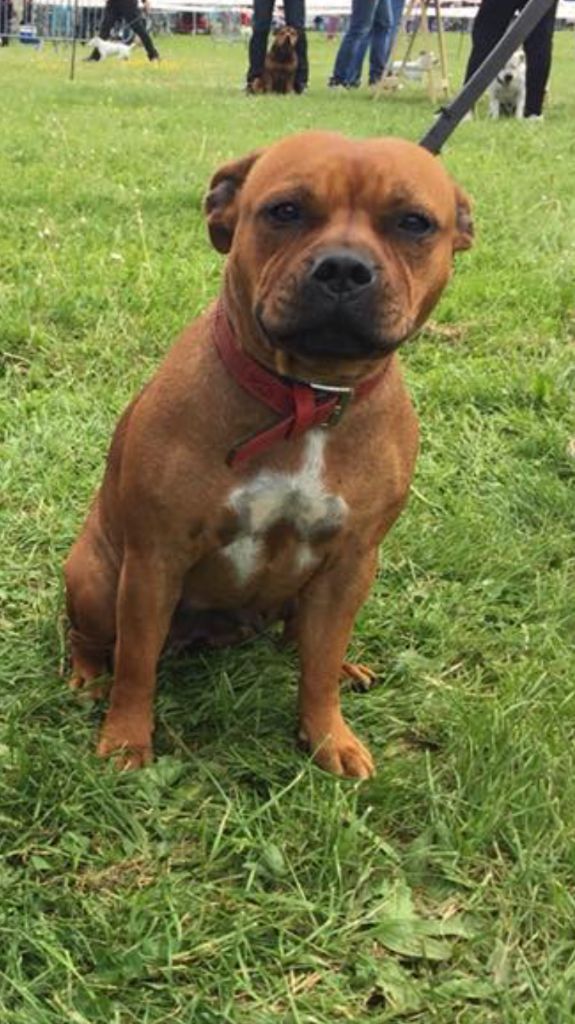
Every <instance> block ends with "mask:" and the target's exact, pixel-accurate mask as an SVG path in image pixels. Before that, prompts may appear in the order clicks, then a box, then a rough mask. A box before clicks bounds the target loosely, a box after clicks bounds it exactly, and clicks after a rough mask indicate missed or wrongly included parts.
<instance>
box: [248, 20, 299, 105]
mask: <svg viewBox="0 0 575 1024" xmlns="http://www.w3.org/2000/svg"><path fill="white" fill-rule="evenodd" d="M298 38H299V33H298V30H297V28H292V27H291V25H284V26H283V27H282V28H278V29H277V30H276V31H275V32H274V39H273V42H272V44H271V46H270V48H269V50H268V52H267V55H266V61H265V64H264V73H263V75H262V77H261V78H260V79H259V80H258V84H257V87H256V89H255V91H256V92H276V93H282V94H285V93H288V92H294V91H295V74H296V71H297V63H298V61H297V53H296V46H297V41H298ZM254 85H256V83H254Z"/></svg>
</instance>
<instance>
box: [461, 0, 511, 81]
mask: <svg viewBox="0 0 575 1024" xmlns="http://www.w3.org/2000/svg"><path fill="white" fill-rule="evenodd" d="M517 7H518V0H483V2H482V4H481V6H480V8H479V10H478V12H477V16H476V18H475V21H474V22H473V30H472V35H471V38H472V47H471V54H470V57H469V61H468V64H467V70H466V72H465V81H466V82H467V81H468V80H469V79H470V78H471V76H472V75H474V74H475V72H476V71H477V68H478V67H479V66H480V65H481V64H483V61H484V60H485V58H486V57H487V56H488V54H490V53H491V51H492V49H493V47H494V46H495V45H496V44H497V43H498V42H499V40H500V39H501V36H502V35H503V34H504V32H505V30H506V29H507V26H508V25H509V23H510V21H511V19H512V18H513V15H514V14H515V11H516V10H517Z"/></svg>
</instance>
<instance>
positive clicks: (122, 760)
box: [96, 718, 154, 771]
mask: <svg viewBox="0 0 575 1024" xmlns="http://www.w3.org/2000/svg"><path fill="white" fill-rule="evenodd" d="M96 752H97V754H98V757H108V758H110V759H111V760H112V762H113V764H114V767H115V768H117V769H118V771H133V770H134V769H136V768H144V767H145V765H147V764H150V762H151V761H152V759H153V756H154V753H153V749H152V736H151V732H150V730H149V729H146V728H142V727H139V728H138V726H137V724H134V723H133V722H123V721H122V720H121V719H116V720H110V719H109V718H108V719H107V720H106V722H105V724H104V728H103V729H102V734H101V736H100V742H99V743H98V747H97V751H96Z"/></svg>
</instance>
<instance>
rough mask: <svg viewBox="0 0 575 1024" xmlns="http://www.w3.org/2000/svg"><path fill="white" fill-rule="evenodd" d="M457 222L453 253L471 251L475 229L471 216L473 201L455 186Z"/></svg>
mask: <svg viewBox="0 0 575 1024" xmlns="http://www.w3.org/2000/svg"><path fill="white" fill-rule="evenodd" d="M454 190H455V206H456V221H455V235H454V238H453V251H454V252H461V250H462V249H470V248H471V246H472V245H473V237H474V235H475V229H474V227H473V217H472V215H471V201H470V199H469V196H468V195H467V194H466V193H465V192H464V191H463V189H462V188H460V187H459V185H454Z"/></svg>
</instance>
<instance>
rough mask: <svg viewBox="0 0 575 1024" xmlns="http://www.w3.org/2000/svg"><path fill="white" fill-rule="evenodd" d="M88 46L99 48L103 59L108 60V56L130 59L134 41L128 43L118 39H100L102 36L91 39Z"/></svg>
mask: <svg viewBox="0 0 575 1024" xmlns="http://www.w3.org/2000/svg"><path fill="white" fill-rule="evenodd" d="M88 46H91V47H92V49H94V50H98V52H99V54H100V59H101V60H106V57H118V58H119V59H120V60H129V58H130V56H131V53H132V50H133V43H132V44H130V45H128V43H121V42H120V41H119V40H118V39H100V36H94V38H93V39H90V42H89V43H88Z"/></svg>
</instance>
